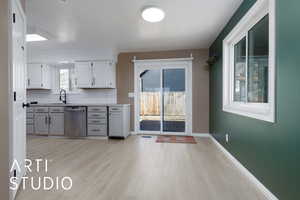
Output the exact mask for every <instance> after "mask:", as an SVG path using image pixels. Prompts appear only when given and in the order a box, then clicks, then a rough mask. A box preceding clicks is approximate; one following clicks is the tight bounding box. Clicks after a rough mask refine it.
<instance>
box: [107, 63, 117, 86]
mask: <svg viewBox="0 0 300 200" xmlns="http://www.w3.org/2000/svg"><path fill="white" fill-rule="evenodd" d="M107 74H108V75H107V77H109V79H108V80H107V81H108V82H107V85H108V88H116V64H115V63H113V62H110V63H109V64H108V70H107Z"/></svg>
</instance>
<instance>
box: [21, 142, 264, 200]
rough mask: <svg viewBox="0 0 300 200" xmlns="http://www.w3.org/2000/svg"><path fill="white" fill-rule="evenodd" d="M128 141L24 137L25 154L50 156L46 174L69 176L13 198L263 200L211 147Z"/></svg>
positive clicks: (42, 174)
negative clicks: (58, 185)
mask: <svg viewBox="0 0 300 200" xmlns="http://www.w3.org/2000/svg"><path fill="white" fill-rule="evenodd" d="M197 142H198V144H167V143H164V144H162V143H155V138H152V139H145V138H141V137H140V136H131V137H129V138H128V139H126V140H89V139H75V140H71V139H60V138H43V137H29V138H28V142H27V143H28V144H27V146H28V158H30V159H36V158H43V159H48V160H52V161H51V162H50V163H49V171H48V173H47V174H44V173H41V172H40V173H37V172H36V171H34V172H32V173H28V175H27V176H29V177H37V176H45V175H46V176H51V177H56V176H59V177H62V176H70V177H72V179H73V188H72V189H71V190H69V191H62V190H59V191H54V190H52V191H33V190H32V189H29V188H28V187H27V189H26V190H20V191H19V192H18V195H17V200H41V199H43V200H60V199H64V200H184V199H188V200H263V199H265V198H264V196H263V195H262V194H261V193H260V192H259V191H258V189H257V188H256V186H254V185H253V184H252V183H250V181H249V180H248V179H247V178H246V177H244V176H243V175H242V174H241V173H240V172H239V170H238V169H236V168H235V167H234V165H233V164H232V163H231V161H229V160H228V159H227V158H226V157H225V156H224V155H223V154H222V153H221V152H220V151H219V150H218V148H217V147H216V146H215V144H214V143H213V141H212V140H211V139H210V138H197Z"/></svg>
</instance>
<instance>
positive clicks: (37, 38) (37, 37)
mask: <svg viewBox="0 0 300 200" xmlns="http://www.w3.org/2000/svg"><path fill="white" fill-rule="evenodd" d="M45 40H48V39H47V38H45V37H43V36H41V35H39V34H27V35H26V42H38V41H45Z"/></svg>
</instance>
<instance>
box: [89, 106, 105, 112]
mask: <svg viewBox="0 0 300 200" xmlns="http://www.w3.org/2000/svg"><path fill="white" fill-rule="evenodd" d="M106 111H107V109H106V107H105V106H102V107H88V112H95V113H104V112H105V113H106Z"/></svg>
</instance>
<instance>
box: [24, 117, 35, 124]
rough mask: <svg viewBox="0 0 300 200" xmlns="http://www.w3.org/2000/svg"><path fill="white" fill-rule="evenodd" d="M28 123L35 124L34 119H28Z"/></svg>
mask: <svg viewBox="0 0 300 200" xmlns="http://www.w3.org/2000/svg"><path fill="white" fill-rule="evenodd" d="M26 124H34V122H33V119H28V118H27V119H26Z"/></svg>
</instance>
